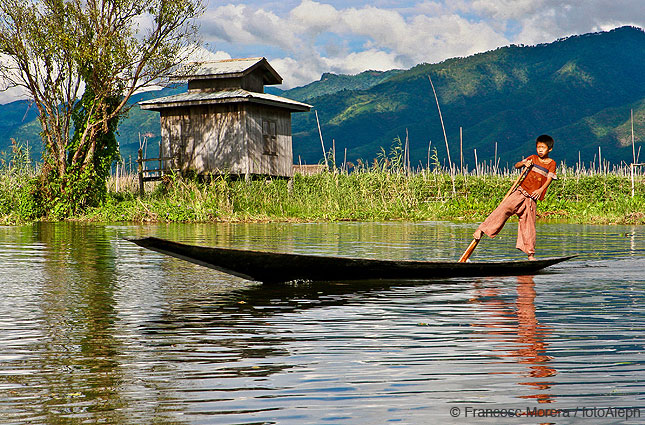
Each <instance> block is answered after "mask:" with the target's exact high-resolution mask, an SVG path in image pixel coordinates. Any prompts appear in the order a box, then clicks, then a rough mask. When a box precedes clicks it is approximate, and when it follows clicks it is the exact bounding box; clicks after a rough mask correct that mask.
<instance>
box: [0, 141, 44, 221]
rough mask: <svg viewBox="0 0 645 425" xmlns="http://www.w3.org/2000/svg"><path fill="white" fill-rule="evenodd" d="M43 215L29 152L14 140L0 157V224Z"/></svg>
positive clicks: (35, 175)
mask: <svg viewBox="0 0 645 425" xmlns="http://www.w3.org/2000/svg"><path fill="white" fill-rule="evenodd" d="M42 214H43V206H42V200H41V198H40V192H39V190H38V178H37V174H36V169H35V168H34V167H33V163H32V160H31V153H30V149H29V148H28V147H27V146H26V145H22V144H20V143H18V142H16V141H15V140H13V141H12V145H11V151H10V152H9V153H5V152H3V153H2V154H1V155H0V223H18V222H23V221H31V220H34V219H37V218H39V217H41V216H42Z"/></svg>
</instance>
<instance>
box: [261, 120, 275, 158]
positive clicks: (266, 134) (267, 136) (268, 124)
mask: <svg viewBox="0 0 645 425" xmlns="http://www.w3.org/2000/svg"><path fill="white" fill-rule="evenodd" d="M262 141H263V142H264V152H263V153H264V154H265V155H277V154H278V128H277V126H276V123H275V121H268V120H264V121H262Z"/></svg>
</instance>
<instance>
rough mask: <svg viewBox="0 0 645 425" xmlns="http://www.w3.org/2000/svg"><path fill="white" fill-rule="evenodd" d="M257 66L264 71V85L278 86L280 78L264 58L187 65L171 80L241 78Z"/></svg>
mask: <svg viewBox="0 0 645 425" xmlns="http://www.w3.org/2000/svg"><path fill="white" fill-rule="evenodd" d="M258 66H262V67H263V68H264V69H263V71H264V77H265V84H280V83H282V77H281V76H280V75H279V74H278V73H277V72H276V71H275V70H274V69H273V68H272V67H271V65H269V62H268V61H267V60H266V59H265V58H245V59H224V60H219V61H208V62H194V63H190V64H187V65H186V66H185V67H183V68H182V69H180V70H179V71H178V72H177V73H176V74H175V75H173V76H172V77H171V78H172V79H174V80H201V79H208V78H230V77H241V76H243V75H245V74H247V73H248V72H250V71H252V70H253V69H255V68H256V67H258Z"/></svg>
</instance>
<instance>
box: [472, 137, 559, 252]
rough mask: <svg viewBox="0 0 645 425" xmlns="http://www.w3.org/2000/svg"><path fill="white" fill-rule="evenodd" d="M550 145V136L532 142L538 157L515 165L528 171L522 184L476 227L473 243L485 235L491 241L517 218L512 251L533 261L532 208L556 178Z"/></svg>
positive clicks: (532, 157) (533, 226) (533, 220)
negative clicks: (505, 225)
mask: <svg viewBox="0 0 645 425" xmlns="http://www.w3.org/2000/svg"><path fill="white" fill-rule="evenodd" d="M553 144H554V141H553V138H552V137H551V136H548V135H546V134H543V135H541V136H539V137H538V138H537V140H536V142H535V148H536V150H537V155H531V156H529V157H528V158H525V159H523V160H522V161H520V162H518V163H517V164H515V168H522V167H530V170H529V173H528V174H527V175H526V178H525V179H524V181H523V182H522V184H521V185H520V186H519V187H518V188H517V189H516V190H515V191H514V192H513V193H511V194H510V195H509V196H508V197H507V198H506V199H504V200H503V201H502V203H501V204H499V206H498V207H497V208H496V209H495V211H493V212H492V213H491V214H490V215H489V216H488V218H486V220H484V222H483V223H482V224H480V225H479V227H478V228H477V230H476V231H475V233H474V234H473V237H474V238H475V239H476V240H479V239H481V237H482V235H483V234H484V233H485V234H486V235H488V236H490V237H491V238H494V237H495V236H497V234H498V233H499V232H500V231H501V230H502V228H503V227H504V224H506V220H508V219H509V217H510V216H512V215H514V214H516V215H517V216H518V217H519V224H518V228H517V243H516V245H515V247H516V248H517V249H519V250H521V251H523V252H525V253H526V254H527V255H528V258H529V260H535V256H534V255H535V207H536V206H537V201H538V200H540V201H541V200H542V199H544V195H545V194H546V189H547V188H548V187H549V184H551V181H552V180H553V179H555V178H557V177H556V174H555V169H556V163H555V161H554V160H553V159H552V158H549V153H550V152H551V151H552V150H553Z"/></svg>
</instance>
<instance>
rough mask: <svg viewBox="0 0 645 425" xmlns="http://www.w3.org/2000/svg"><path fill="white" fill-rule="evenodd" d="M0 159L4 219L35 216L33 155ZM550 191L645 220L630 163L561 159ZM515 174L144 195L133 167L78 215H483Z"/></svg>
mask: <svg viewBox="0 0 645 425" xmlns="http://www.w3.org/2000/svg"><path fill="white" fill-rule="evenodd" d="M18 159H19V160H18V161H17V160H16V156H15V155H14V160H13V161H12V163H6V162H5V163H4V164H0V224H16V223H21V222H28V221H30V220H33V219H34V217H35V216H36V215H37V212H36V211H34V209H33V203H32V202H30V200H31V199H32V198H33V189H32V187H33V186H32V185H30V181H33V179H34V178H35V176H36V170H34V169H32V168H31V167H30V163H29V161H28V157H26V158H23V159H22V160H20V158H19V157H18ZM558 175H559V179H558V180H555V181H554V182H553V183H552V184H551V187H550V188H549V192H548V194H547V197H546V199H545V200H544V201H542V202H540V203H539V205H538V216H539V218H541V219H563V220H566V221H569V222H575V223H599V224H600V223H603V224H605V223H618V224H645V178H644V177H643V176H642V175H639V176H637V179H636V185H635V196H634V197H633V198H632V196H631V180H630V178H629V176H628V175H626V174H625V173H624V170H623V172H609V173H607V172H605V173H595V172H591V173H590V172H587V171H574V170H573V169H566V168H563V167H561V168H560V169H559V170H558ZM516 176H517V173H516V172H513V173H508V172H506V173H499V172H498V170H496V172H488V173H485V172H483V171H481V170H480V172H479V173H476V174H456V175H454V176H451V175H450V174H449V173H446V172H428V171H421V172H416V173H412V174H409V175H408V174H406V173H403V172H400V169H399V170H394V171H393V170H388V169H383V168H381V169H379V168H376V167H374V168H364V169H362V170H359V171H357V172H353V173H350V174H347V173H323V174H317V175H312V176H301V175H296V176H295V177H294V178H293V179H292V180H285V179H260V180H252V181H244V180H231V179H227V178H222V177H216V178H213V179H210V180H208V181H203V182H199V181H197V180H186V179H182V178H179V177H170V178H168V179H167V180H166V181H165V182H163V183H161V182H159V183H156V184H154V186H152V184H151V183H148V184H149V185H151V186H148V188H147V193H146V195H145V196H143V197H140V196H139V195H138V185H137V179H136V176H135V175H129V176H125V177H120V178H119V179H118V181H117V180H116V179H115V178H112V179H111V180H110V181H109V182H108V188H109V195H108V198H107V201H106V202H105V203H104V204H103V205H102V206H101V207H99V208H95V209H92V210H90V211H88V212H87V213H86V214H85V215H84V216H81V217H75V218H74V219H77V220H84V221H101V222H211V221H340V220H363V221H384V220H412V221H416V220H461V221H481V220H482V219H483V218H485V217H486V215H487V214H488V213H489V212H490V211H492V210H493V209H494V208H495V207H496V205H497V204H498V202H499V201H500V200H501V199H502V198H503V196H504V194H505V193H506V191H507V190H508V188H509V187H510V186H511V184H512V182H513V181H514V180H515V177H516Z"/></svg>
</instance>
